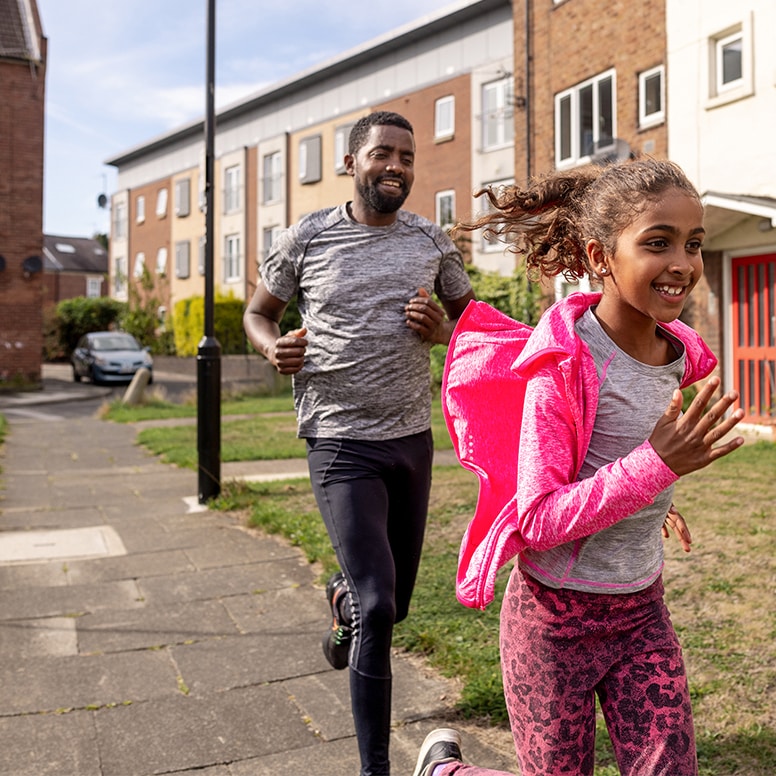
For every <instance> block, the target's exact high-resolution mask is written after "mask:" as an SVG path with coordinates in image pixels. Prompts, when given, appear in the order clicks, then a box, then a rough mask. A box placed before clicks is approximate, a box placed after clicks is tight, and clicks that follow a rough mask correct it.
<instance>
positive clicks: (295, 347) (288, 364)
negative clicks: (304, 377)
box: [267, 328, 308, 375]
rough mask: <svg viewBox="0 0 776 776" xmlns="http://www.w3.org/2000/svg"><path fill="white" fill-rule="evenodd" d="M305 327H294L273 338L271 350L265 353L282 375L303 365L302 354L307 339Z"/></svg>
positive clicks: (292, 372) (290, 373)
mask: <svg viewBox="0 0 776 776" xmlns="http://www.w3.org/2000/svg"><path fill="white" fill-rule="evenodd" d="M306 334H307V329H304V328H303V329H295V330H294V331H290V332H288V334H284V335H283V336H282V337H278V339H276V340H275V345H274V347H273V348H272V352H271V353H269V354H267V358H269V361H270V363H271V364H272V365H273V366H274V367H275V369H277V370H278V372H280V374H282V375H292V374H295V373H296V372H298V371H299V370H300V369H301V368H302V367H303V366H304V354H305V350H306V349H307V345H308V341H307V339H306V338H305V335H306Z"/></svg>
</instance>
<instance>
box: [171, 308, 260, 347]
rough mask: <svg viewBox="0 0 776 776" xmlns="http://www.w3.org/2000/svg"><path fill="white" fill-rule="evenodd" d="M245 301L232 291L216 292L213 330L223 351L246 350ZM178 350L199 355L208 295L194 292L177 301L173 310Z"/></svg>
mask: <svg viewBox="0 0 776 776" xmlns="http://www.w3.org/2000/svg"><path fill="white" fill-rule="evenodd" d="M243 311H244V302H243V301H242V299H236V298H235V297H234V296H233V295H230V296H220V295H216V297H215V299H214V300H213V334H214V335H215V338H216V339H217V340H218V343H219V345H221V353H222V354H223V355H238V354H241V353H245V343H246V340H245V333H244V332H243V324H242V319H243ZM172 329H173V332H174V336H175V352H176V353H177V355H179V356H196V355H197V350H198V348H199V343H200V340H201V339H202V336H203V334H204V331H205V299H204V297H201V296H192V297H189V298H188V299H182V300H181V301H180V302H176V304H175V308H174V310H173V326H172Z"/></svg>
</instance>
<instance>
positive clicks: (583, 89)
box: [555, 70, 615, 167]
mask: <svg viewBox="0 0 776 776" xmlns="http://www.w3.org/2000/svg"><path fill="white" fill-rule="evenodd" d="M614 105H615V102H614V71H613V70H609V71H607V72H606V73H602V74H601V75H598V76H596V77H595V78H591V79H589V80H588V81H584V82H582V83H581V84H577V86H574V87H572V88H571V89H567V90H566V91H565V92H560V93H559V94H556V95H555V164H556V165H557V166H558V167H568V166H570V165H572V164H580V163H582V162H586V161H588V160H589V158H590V157H591V156H592V155H593V154H594V153H595V152H596V151H600V150H602V149H604V148H607V147H608V146H611V145H613V144H614V136H615V135H614V130H615V127H614Z"/></svg>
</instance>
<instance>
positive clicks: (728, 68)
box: [722, 38, 744, 84]
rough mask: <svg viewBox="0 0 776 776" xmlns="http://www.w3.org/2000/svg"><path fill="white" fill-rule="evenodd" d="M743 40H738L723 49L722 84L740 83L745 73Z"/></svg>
mask: <svg viewBox="0 0 776 776" xmlns="http://www.w3.org/2000/svg"><path fill="white" fill-rule="evenodd" d="M742 57H743V40H742V39H741V38H738V39H737V40H733V41H731V42H730V43H728V44H727V45H725V46H723V47H722V83H723V84H729V83H731V82H732V81H738V80H739V79H741V78H742V77H743V75H744V71H743V58H742Z"/></svg>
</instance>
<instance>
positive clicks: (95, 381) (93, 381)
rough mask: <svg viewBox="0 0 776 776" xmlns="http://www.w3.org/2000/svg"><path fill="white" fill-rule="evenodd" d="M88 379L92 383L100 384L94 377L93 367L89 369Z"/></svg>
mask: <svg viewBox="0 0 776 776" xmlns="http://www.w3.org/2000/svg"><path fill="white" fill-rule="evenodd" d="M89 380H91V383H92V385H99V384H100V381H99V380H98V379H97V378H96V377H95V374H94V368H92V369H90V370H89Z"/></svg>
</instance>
